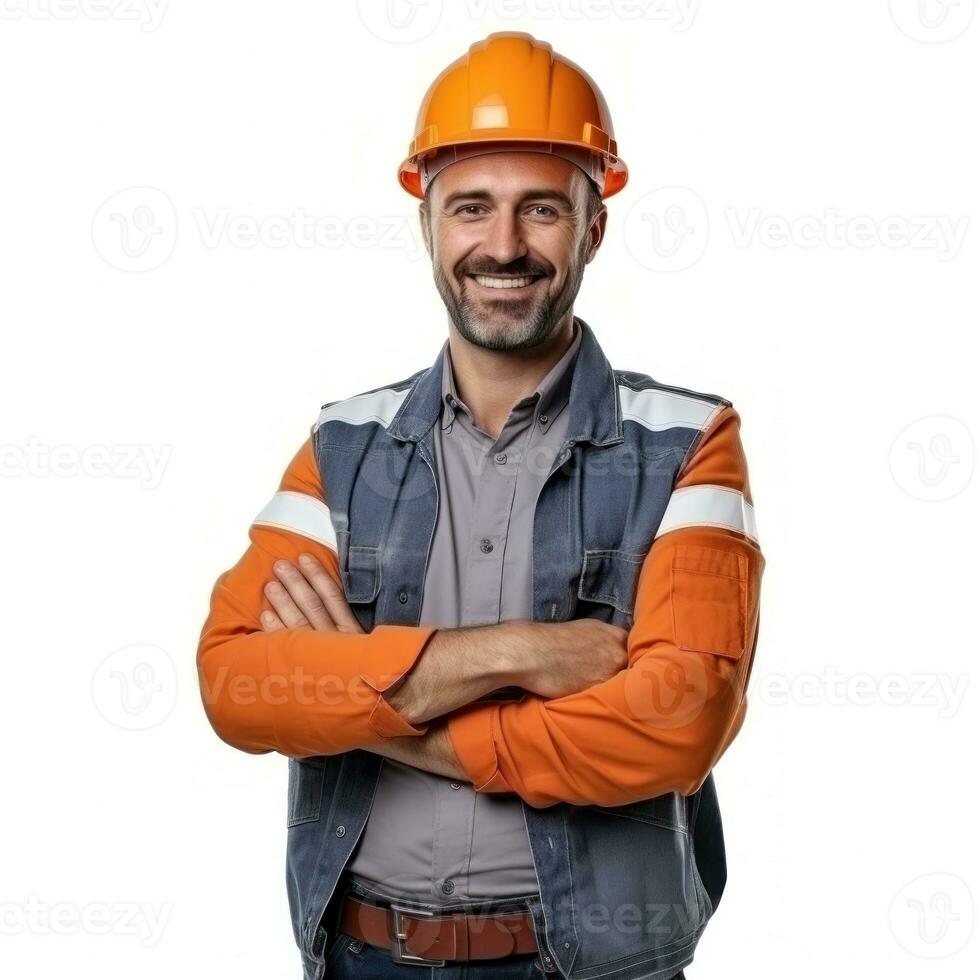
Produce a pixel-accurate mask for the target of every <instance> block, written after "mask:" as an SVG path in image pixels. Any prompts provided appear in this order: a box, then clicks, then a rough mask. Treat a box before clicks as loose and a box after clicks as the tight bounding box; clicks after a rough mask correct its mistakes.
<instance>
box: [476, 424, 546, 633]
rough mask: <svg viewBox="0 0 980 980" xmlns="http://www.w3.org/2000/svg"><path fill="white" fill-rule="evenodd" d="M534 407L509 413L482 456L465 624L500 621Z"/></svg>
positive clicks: (478, 624) (483, 623)
mask: <svg viewBox="0 0 980 980" xmlns="http://www.w3.org/2000/svg"><path fill="white" fill-rule="evenodd" d="M532 411H533V407H532V408H531V409H527V408H524V409H521V410H519V412H518V413H517V415H516V416H515V414H514V413H512V414H511V416H510V417H509V418H508V420H507V423H506V424H505V425H504V428H503V429H502V430H501V433H500V435H499V436H498V437H497V439H496V440H495V441H494V442H493V443H492V444H490V443H489V440H487V448H486V449H485V451H484V454H483V456H482V458H481V460H480V462H481V467H482V468H481V471H480V477H479V479H478V480H477V481H476V499H475V502H474V509H473V512H474V513H475V514H477V515H478V517H477V523H476V525H475V526H474V528H473V533H472V534H471V535H470V538H469V554H468V556H467V558H468V560H467V566H466V575H465V585H464V589H463V597H462V599H463V602H462V606H463V608H462V625H464V626H483V625H487V624H494V623H499V622H500V599H501V591H502V585H503V573H504V555H505V552H506V546H507V534H508V531H509V529H510V521H511V515H512V513H513V508H514V494H515V491H516V488H517V480H518V476H519V470H520V460H521V458H522V457H523V454H524V451H525V448H526V446H527V443H528V440H529V438H530V436H531V434H532V432H533V429H534V426H533V418H531V417H529V412H532Z"/></svg>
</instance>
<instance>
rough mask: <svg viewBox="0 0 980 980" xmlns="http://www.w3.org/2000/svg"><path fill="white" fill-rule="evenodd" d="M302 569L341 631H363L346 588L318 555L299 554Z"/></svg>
mask: <svg viewBox="0 0 980 980" xmlns="http://www.w3.org/2000/svg"><path fill="white" fill-rule="evenodd" d="M299 564H300V570H301V571H302V573H303V575H305V576H306V579H307V581H309V583H310V585H311V586H312V587H313V590H314V591H315V592H316V594H317V595H318V596H319V597H320V600H321V601H322V602H323V605H324V606H325V607H326V610H327V614H328V615H329V616H330V619H331V620H332V621H333V623H334V624H335V625H336V627H337V629H338V630H340V632H341V633H363V632H364V630H363V629H362V628H361V624H360V623H359V622H358V621H357V617H356V616H355V615H354V613H353V611H352V610H351V607H350V605H349V604H348V602H347V596H346V595H344V590H343V589H342V588H341V587H340V586H339V585H338V584H337V582H336V581H335V580H334V579H333V578H332V577H331V576H330V574H329V573H328V572H327V570H326V569H325V568H324V567H323V565H322V564H321V563H320V562H319V561H318V560H317V558H316V556H314V555H309V554H302V555H300V556H299Z"/></svg>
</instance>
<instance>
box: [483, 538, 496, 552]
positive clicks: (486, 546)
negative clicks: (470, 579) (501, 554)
mask: <svg viewBox="0 0 980 980" xmlns="http://www.w3.org/2000/svg"><path fill="white" fill-rule="evenodd" d="M480 551H482V552H483V553H484V554H485V555H489V554H490V552H491V551H493V542H492V541H491V540H490V539H489V538H483V539H482V540H481V541H480Z"/></svg>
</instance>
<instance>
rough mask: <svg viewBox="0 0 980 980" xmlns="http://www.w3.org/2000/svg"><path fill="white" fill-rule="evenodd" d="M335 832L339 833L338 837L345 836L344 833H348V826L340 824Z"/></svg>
mask: <svg viewBox="0 0 980 980" xmlns="http://www.w3.org/2000/svg"><path fill="white" fill-rule="evenodd" d="M335 833H336V834H337V836H338V837H343V836H344V834H346V833H347V828H346V827H345V826H344V825H343V824H341V825H340V826H339V827H338V828H337V830H336V831H335Z"/></svg>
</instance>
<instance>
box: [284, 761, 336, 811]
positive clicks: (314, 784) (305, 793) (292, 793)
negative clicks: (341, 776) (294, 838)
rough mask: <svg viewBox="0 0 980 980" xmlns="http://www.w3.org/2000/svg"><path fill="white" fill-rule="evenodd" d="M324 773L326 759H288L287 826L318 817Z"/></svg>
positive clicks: (325, 771) (325, 772)
mask: <svg viewBox="0 0 980 980" xmlns="http://www.w3.org/2000/svg"><path fill="white" fill-rule="evenodd" d="M326 774H327V770H326V760H325V759H323V758H319V757H313V758H310V759H290V760H289V806H288V810H287V816H286V826H287V827H296V826H297V825H299V824H301V823H310V822H312V821H313V820H319V819H320V800H321V799H322V797H323V783H324V780H325V778H326Z"/></svg>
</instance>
